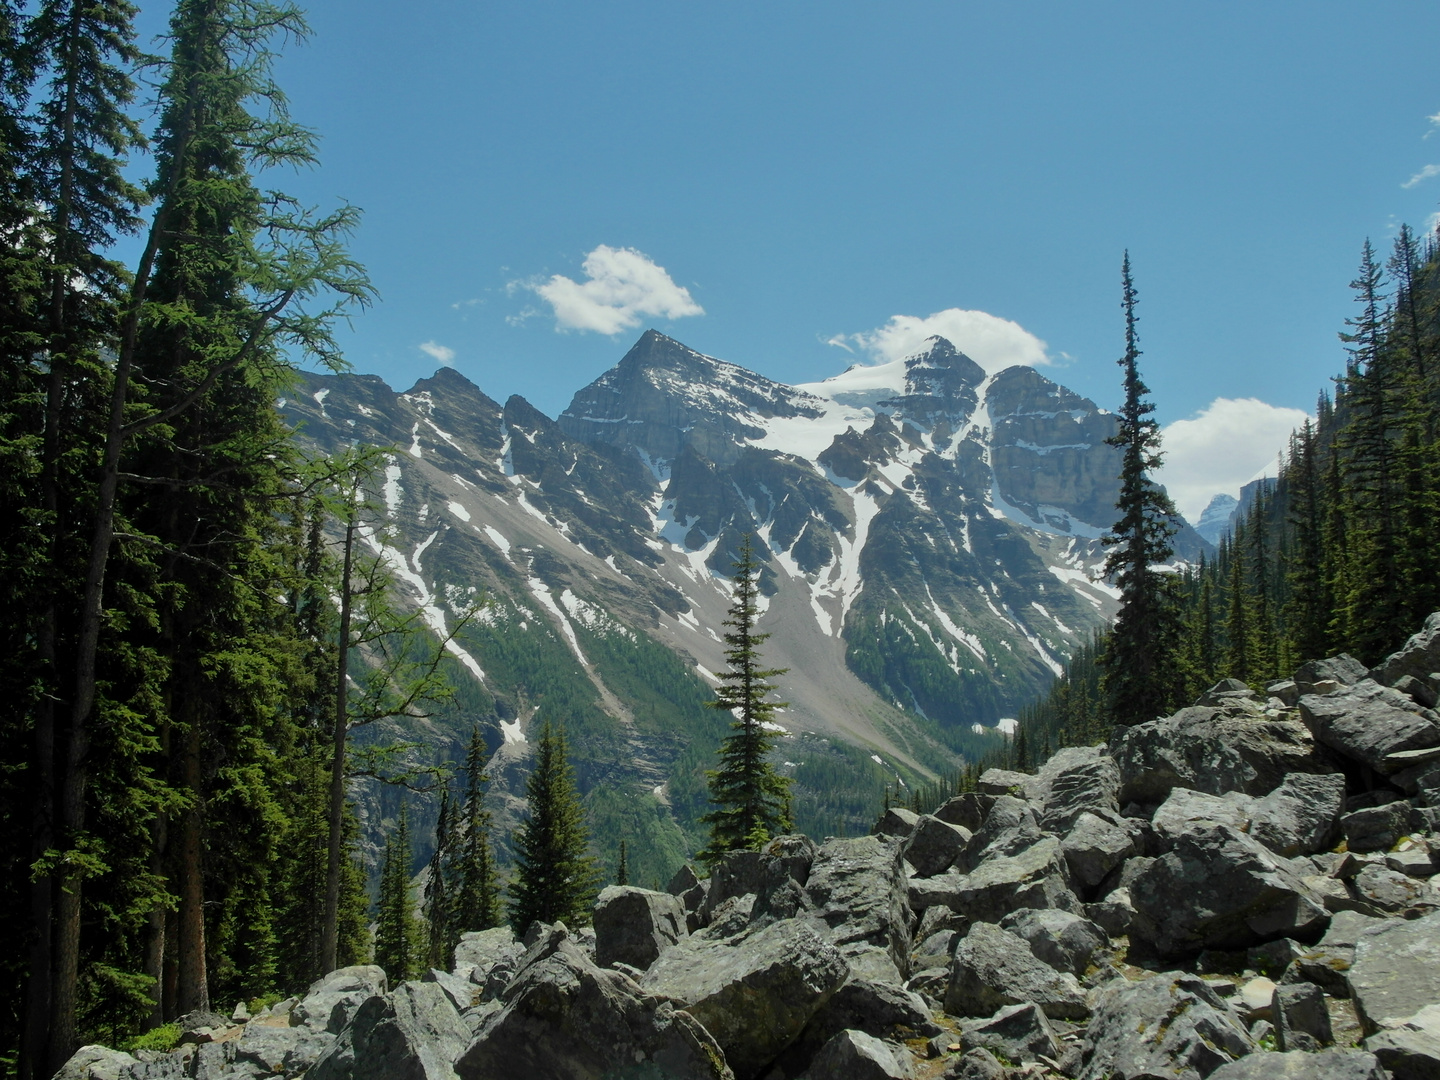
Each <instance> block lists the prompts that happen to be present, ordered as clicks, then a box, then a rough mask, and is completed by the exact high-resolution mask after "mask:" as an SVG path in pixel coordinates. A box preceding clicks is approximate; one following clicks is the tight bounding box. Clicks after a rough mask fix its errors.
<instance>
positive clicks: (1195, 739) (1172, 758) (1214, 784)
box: [1110, 706, 1329, 806]
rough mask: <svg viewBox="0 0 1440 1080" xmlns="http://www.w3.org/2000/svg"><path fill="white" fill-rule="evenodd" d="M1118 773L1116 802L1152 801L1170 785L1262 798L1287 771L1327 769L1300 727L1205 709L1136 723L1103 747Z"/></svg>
mask: <svg viewBox="0 0 1440 1080" xmlns="http://www.w3.org/2000/svg"><path fill="white" fill-rule="evenodd" d="M1110 752H1111V753H1112V754H1113V755H1114V758H1115V764H1116V766H1117V767H1118V768H1119V770H1120V804H1121V805H1122V806H1124V805H1128V804H1129V803H1132V802H1133V803H1143V804H1151V805H1153V804H1156V803H1160V802H1162V801H1164V799H1165V797H1166V796H1168V795H1169V794H1170V792H1171V791H1172V790H1173V789H1175V788H1177V787H1182V788H1191V789H1193V790H1195V791H1203V792H1206V793H1207V794H1210V795H1223V794H1225V792H1227V791H1239V792H1243V793H1244V794H1246V795H1266V794H1268V793H1269V792H1271V791H1273V790H1274V789H1275V788H1277V787H1279V786H1280V783H1281V781H1283V780H1284V778H1285V776H1286V774H1287V773H1292V772H1326V771H1329V770H1328V769H1327V768H1326V767H1325V766H1324V765H1323V764H1321V763H1320V762H1319V761H1318V760H1317V759H1316V758H1315V756H1314V740H1313V738H1312V737H1311V735H1310V732H1309V730H1308V729H1307V728H1306V727H1305V725H1304V724H1301V723H1299V722H1297V721H1294V720H1287V719H1274V718H1268V717H1266V716H1265V715H1264V713H1263V712H1260V711H1258V710H1240V711H1238V712H1237V711H1235V710H1227V709H1222V708H1217V707H1211V706H1193V707H1191V708H1188V709H1181V710H1180V711H1179V712H1177V713H1175V714H1174V715H1173V716H1169V717H1165V718H1164V719H1160V720H1151V721H1149V722H1148V723H1144V724H1137V725H1136V726H1134V727H1130V728H1126V729H1125V730H1124V731H1122V732H1120V733H1119V734H1118V735H1117V736H1116V737H1115V738H1114V739H1113V740H1112V741H1111V744H1110Z"/></svg>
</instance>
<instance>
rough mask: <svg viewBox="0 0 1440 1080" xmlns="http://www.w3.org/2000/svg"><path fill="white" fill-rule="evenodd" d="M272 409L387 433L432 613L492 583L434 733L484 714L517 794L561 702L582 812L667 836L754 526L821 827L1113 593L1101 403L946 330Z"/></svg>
mask: <svg viewBox="0 0 1440 1080" xmlns="http://www.w3.org/2000/svg"><path fill="white" fill-rule="evenodd" d="M282 404H283V408H284V410H285V412H286V414H287V416H288V417H289V418H290V419H291V420H292V421H294V422H296V423H298V424H299V425H300V438H301V439H302V440H305V441H307V442H309V443H310V444H312V445H313V446H315V447H317V448H319V449H321V450H325V451H333V450H336V449H339V448H340V447H342V446H345V445H348V444H350V443H352V442H355V441H360V442H364V443H372V444H378V445H390V446H394V447H395V448H396V452H395V453H394V454H393V455H392V457H391V459H390V461H389V464H388V467H387V470H386V475H385V477H384V478H383V482H382V491H383V495H384V498H385V500H386V503H387V508H388V512H389V514H390V516H391V519H392V521H393V523H394V526H395V529H394V539H393V541H390V542H388V544H387V546H386V549H385V554H386V556H387V558H388V560H389V561H390V563H391V565H392V566H393V567H394V568H395V570H396V572H397V573H398V574H399V575H400V576H401V577H402V578H403V579H404V581H405V582H406V584H407V587H408V589H409V591H410V596H411V601H412V602H414V603H415V604H417V605H420V606H421V607H423V609H424V610H425V611H426V613H427V618H428V619H429V620H430V621H431V623H432V625H434V626H436V627H437V628H438V627H441V626H442V625H447V620H448V619H450V618H453V611H454V610H455V606H456V604H457V603H458V602H459V600H460V598H461V597H463V596H470V595H474V594H475V591H476V590H479V591H481V592H483V593H484V594H485V595H486V596H487V597H488V598H489V600H490V603H489V606H488V607H487V609H486V611H485V613H484V615H483V618H482V620H481V622H480V624H478V625H477V626H474V627H471V628H467V630H466V631H465V632H464V633H463V634H462V635H461V637H460V639H459V640H458V641H457V642H456V645H455V648H454V650H453V651H454V653H455V656H454V664H455V671H456V673H457V677H458V678H460V679H461V680H462V681H464V682H465V683H466V684H467V688H466V691H465V693H464V694H463V695H462V698H463V702H462V706H461V707H460V708H459V709H458V710H457V713H456V715H455V716H452V717H450V718H448V719H446V720H440V719H437V720H436V721H434V722H433V723H432V728H433V730H431V731H429V732H428V733H427V736H426V737H427V738H429V739H432V740H434V741H437V742H439V743H441V744H443V745H445V746H448V747H449V748H450V749H451V751H452V752H458V741H459V740H460V739H461V738H462V737H463V734H462V733H461V729H462V728H463V730H464V732H466V733H468V729H469V722H470V721H471V720H474V721H477V722H480V723H481V724H482V725H483V726H484V727H485V728H486V730H487V731H488V733H489V738H490V741H491V743H492V744H493V745H494V746H495V747H496V748H497V751H498V754H497V767H496V770H495V771H496V774H497V776H498V777H499V786H500V787H501V788H503V789H504V790H505V792H506V794H505V796H504V799H505V800H509V805H510V807H511V810H512V811H513V809H514V808H515V805H514V800H516V799H517V798H518V794H519V791H520V790H521V784H522V783H523V774H524V772H525V771H526V766H525V759H526V755H527V753H528V743H527V742H526V739H527V735H528V732H529V731H530V730H531V728H532V726H533V725H534V723H535V722H536V717H537V716H539V717H541V718H543V717H544V716H547V715H548V716H550V717H551V718H552V719H554V720H556V721H563V722H564V723H565V724H566V726H567V730H568V731H569V732H570V735H571V740H572V751H573V754H574V757H575V760H576V764H577V767H578V770H579V776H580V781H581V786H582V789H585V790H587V791H590V792H592V798H593V799H596V800H599V801H601V802H604V801H605V800H606V799H609V798H610V797H609V796H608V795H602V794H595V793H596V792H598V791H600V790H601V789H606V790H612V791H620V792H623V793H625V795H626V799H628V800H629V801H628V802H625V801H624V800H622V803H623V804H617V805H615V806H612V807H609V808H608V809H607V808H606V807H603V806H602V807H600V810H601V811H603V813H608V814H610V815H611V816H612V817H614V818H615V822H613V823H612V824H613V825H614V827H615V828H616V829H619V830H620V831H621V832H622V833H623V832H624V828H629V827H631V826H634V827H637V828H638V827H639V826H637V825H635V822H634V821H632V820H631V819H633V818H635V817H636V816H637V814H638V815H639V817H642V818H646V822H644V823H643V824H644V828H645V829H646V830H648V832H647V835H648V836H649V837H650V842H652V843H654V844H658V845H660V846H661V847H663V848H665V850H667V851H670V852H672V853H683V852H682V851H681V849H683V847H684V846H685V844H686V842H687V840H688V839H692V838H693V835H694V826H693V822H694V818H695V816H697V815H698V814H699V813H700V812H702V811H703V810H704V809H705V803H704V791H703V769H704V768H706V767H709V766H710V765H711V764H712V761H711V759H710V755H711V754H712V753H713V749H714V745H715V743H716V741H717V740H718V737H719V735H720V733H721V732H722V731H723V728H724V722H723V720H722V718H720V717H719V716H717V714H715V713H713V712H711V711H709V710H706V709H705V708H704V707H703V702H704V700H705V699H706V698H707V697H708V695H709V689H708V685H709V681H710V680H712V679H713V675H712V673H713V672H715V671H717V670H719V669H720V667H721V666H722V665H723V649H722V645H721V642H720V638H719V633H720V631H721V630H722V629H723V627H722V622H723V619H724V616H725V610H726V607H727V605H728V602H729V593H728V574H729V571H730V565H731V562H732V560H733V559H734V557H735V555H736V553H737V552H738V548H739V542H740V538H741V535H742V534H743V533H746V532H751V533H753V534H755V536H756V537H757V538H758V540H759V543H758V544H757V547H758V549H759V554H760V555H761V556H762V558H764V560H765V564H766V565H765V570H764V574H763V576H762V588H763V591H764V593H765V608H764V613H763V615H762V619H761V626H760V629H762V630H764V631H768V632H770V633H772V634H773V637H772V638H771V639H770V641H769V642H768V643H767V645H766V649H765V659H766V661H767V663H771V664H773V665H774V666H777V667H788V668H790V672H789V674H787V675H786V676H784V677H783V678H782V679H781V680H780V684H781V693H782V696H783V697H784V698H785V699H786V700H788V701H790V702H791V705H790V707H789V709H787V710H786V712H785V713H784V714H783V723H784V725H785V727H786V728H787V729H788V730H790V731H791V732H792V733H793V734H794V736H795V742H794V743H793V744H792V743H791V742H790V741H789V740H785V741H784V744H783V745H784V746H785V750H784V753H783V756H784V757H785V759H786V760H787V761H789V762H791V765H790V766H789V767H790V768H792V769H793V770H794V771H796V772H797V775H798V776H799V779H800V780H801V781H802V787H803V796H802V799H801V803H802V809H805V812H807V813H811V812H813V813H814V814H816V815H818V816H819V817H820V818H824V820H825V822H826V826H822V827H820V828H819V829H818V830H817V831H819V832H821V833H822V834H823V833H824V832H825V831H827V828H828V831H836V830H838V829H840V828H843V827H846V825H847V821H849V819H848V818H847V814H848V813H849V811H847V810H846V809H845V800H846V798H847V795H846V793H845V792H844V791H836V790H829V791H827V790H826V788H827V786H829V787H832V788H833V787H834V786H835V785H837V784H839V785H841V786H842V787H845V788H848V789H850V796H848V797H851V798H852V801H853V794H854V791H855V790H858V789H864V790H865V791H873V790H875V789H877V788H878V785H879V784H881V783H883V782H884V780H885V778H887V777H893V775H894V774H895V772H896V771H897V770H898V771H899V772H900V773H903V774H904V775H905V776H907V777H915V776H919V775H924V774H927V773H933V772H934V771H935V770H937V769H940V768H943V767H947V766H948V765H949V764H950V763H951V762H952V761H953V758H952V756H951V755H952V754H953V753H954V752H956V751H962V752H963V751H965V750H967V749H969V750H974V749H978V747H979V746H980V745H981V744H982V740H988V738H989V735H988V734H985V733H988V731H989V730H990V728H991V727H992V726H993V725H994V724H995V722H996V721H997V720H999V719H1000V718H1002V717H1005V716H1010V715H1013V714H1014V713H1015V712H1016V711H1017V710H1018V709H1019V707H1020V706H1021V705H1022V704H1024V703H1025V702H1027V701H1029V700H1031V699H1033V698H1034V697H1035V696H1036V695H1037V694H1038V693H1039V692H1041V691H1042V690H1043V689H1044V688H1045V686H1047V685H1048V683H1049V681H1050V679H1051V678H1052V677H1053V676H1054V674H1055V673H1056V672H1058V671H1059V670H1060V665H1061V664H1062V663H1063V662H1064V660H1065V659H1066V658H1067V657H1068V656H1069V654H1070V652H1071V651H1072V650H1073V649H1074V648H1075V647H1076V646H1077V645H1078V644H1079V643H1080V642H1081V641H1082V640H1084V639H1085V638H1086V637H1087V636H1088V635H1089V633H1090V631H1091V629H1092V628H1093V627H1094V626H1096V625H1098V624H1100V623H1102V622H1103V621H1105V620H1107V619H1108V618H1110V617H1111V616H1112V615H1113V613H1114V610H1115V593H1114V590H1113V589H1111V588H1110V587H1109V586H1108V585H1106V584H1105V583H1104V582H1102V581H1099V580H1097V579H1096V578H1097V575H1098V569H1099V566H1100V563H1101V561H1102V559H1103V554H1102V550H1101V546H1100V542H1099V537H1100V536H1101V534H1102V533H1103V531H1104V529H1105V527H1106V526H1107V525H1108V524H1109V519H1110V517H1111V516H1112V515H1113V507H1114V501H1115V495H1116V493H1117V481H1116V479H1115V474H1116V472H1117V456H1116V451H1115V450H1114V449H1113V448H1111V447H1109V446H1107V445H1105V442H1104V440H1105V438H1106V436H1107V435H1109V434H1110V433H1111V432H1112V431H1113V430H1114V428H1115V419H1114V417H1113V416H1111V415H1110V414H1109V413H1106V412H1104V411H1103V410H1101V409H1099V408H1097V407H1096V406H1095V405H1094V403H1092V402H1090V401H1088V400H1086V399H1084V398H1081V397H1079V396H1078V395H1076V394H1074V393H1072V392H1071V391H1069V390H1066V389H1065V388H1064V387H1061V386H1059V385H1057V384H1056V383H1054V382H1052V381H1050V380H1049V379H1046V378H1045V377H1044V376H1042V375H1040V374H1039V373H1038V372H1037V371H1035V370H1034V369H1032V368H1023V367H1016V368H1010V369H1008V370H1005V371H1002V372H1000V373H998V374H995V375H989V376H987V375H986V374H985V373H984V372H983V371H982V370H981V369H980V367H979V366H978V365H977V364H975V363H974V362H973V361H972V360H970V359H969V358H968V357H966V356H965V355H964V354H962V353H960V352H958V351H957V350H956V349H955V348H954V347H953V346H952V345H951V344H950V343H949V342H947V341H945V340H943V339H940V338H932V339H931V340H930V342H929V343H928V345H927V348H926V350H925V351H924V352H923V353H921V354H919V355H917V356H913V357H910V358H907V359H905V360H900V361H895V362H893V363H890V364H886V365H881V366H878V367H855V368H852V369H851V370H849V371H847V372H845V373H843V374H841V375H838V376H836V377H835V378H832V379H828V380H825V381H824V382H820V383H815V384H811V385H808V386H795V387H792V386H785V385H783V384H780V383H776V382H773V381H771V380H768V379H765V378H764V377H763V376H760V375H757V374H755V373H754V372H752V371H748V370H746V369H745V368H742V367H739V366H737V365H735V364H731V363H727V362H724V361H721V360H716V359H714V358H712V357H707V356H704V355H702V354H700V353H697V352H695V351H693V350H691V349H688V348H686V347H685V346H683V345H681V344H680V343H679V342H676V341H673V340H671V339H670V338H667V337H664V336H663V335H661V334H658V333H656V332H654V331H650V332H647V333H646V334H645V335H643V336H642V337H641V339H640V340H639V341H638V342H637V343H636V344H635V346H634V347H633V348H632V349H631V350H630V351H629V352H628V353H627V354H626V355H625V357H624V358H623V359H622V360H621V361H620V363H619V364H617V365H616V367H614V368H613V369H611V370H610V371H608V372H606V373H605V374H604V375H602V376H601V377H600V378H599V379H597V380H595V382H593V383H591V384H590V385H589V386H587V387H584V388H583V389H581V390H580V391H579V392H577V393H576V394H575V396H574V399H573V400H572V402H571V404H570V406H569V408H567V409H566V410H565V411H564V412H563V413H562V414H561V415H560V417H559V418H558V419H557V420H551V419H549V418H548V417H546V416H544V415H543V414H541V413H540V412H538V411H537V410H536V409H534V408H533V407H532V406H531V405H530V404H529V403H528V402H526V401H525V400H524V399H523V398H519V397H512V398H511V399H510V400H509V401H507V402H506V403H505V404H504V405H503V406H501V405H500V404H499V403H497V402H495V401H493V400H492V399H490V398H489V397H487V396H486V395H485V394H484V393H482V392H481V391H480V390H479V389H478V388H476V387H475V386H474V385H473V384H471V383H470V382H469V381H468V380H466V379H465V378H464V377H463V376H461V375H459V374H458V373H456V372H455V371H453V370H451V369H448V368H442V369H441V370H440V371H439V372H437V373H436V375H435V376H434V377H433V378H430V379H425V380H421V381H420V382H419V383H417V384H416V385H415V386H414V387H412V388H411V389H410V390H409V391H407V392H405V393H399V394H397V393H395V392H394V391H392V390H390V389H389V388H388V387H386V386H385V384H384V383H383V382H381V381H380V380H379V379H377V378H375V377H372V376H355V375H342V376H307V377H306V383H305V386H304V389H303V392H302V393H300V394H298V395H297V396H296V397H295V398H294V399H292V400H289V401H286V402H284V403H282ZM1178 539H1179V541H1180V542H1179V543H1178V544H1177V547H1178V549H1179V550H1180V552H1181V553H1182V557H1195V556H1197V555H1198V554H1199V552H1200V551H1201V550H1202V549H1204V548H1205V547H1207V546H1208V545H1206V543H1205V541H1203V540H1202V539H1200V537H1199V536H1198V535H1196V534H1195V533H1194V532H1193V531H1191V530H1189V528H1188V526H1187V527H1186V529H1185V530H1184V531H1183V532H1182V534H1181V535H1180V537H1179V538H1178ZM807 770H809V774H807ZM807 775H809V781H807V780H806V777H807ZM602 778H603V779H605V780H607V781H609V783H606V784H599V783H598V781H599V780H601V779H602ZM611 801H613V800H611ZM642 804H643V805H642ZM637 807H639V809H638V810H637ZM593 809H594V808H593V807H592V811H593ZM869 809H870V808H868V807H864V808H861V809H860V810H859V812H858V816H857V817H855V818H854V822H853V823H854V824H857V825H858V824H859V823H860V822H861V821H863V818H864V816H865V814H866V813H867V812H868V810H869ZM826 815H828V817H827V816H826ZM602 816H603V814H602ZM622 819H623V820H626V821H631V826H625V827H624V828H622V826H621V825H620V824H618V822H620V821H621V820H622ZM812 824H813V823H812ZM607 827H608V826H607ZM686 830H689V831H690V833H691V836H690V837H687V835H686ZM633 850H634V848H633V847H632V851H633ZM676 857H678V855H677V856H676ZM669 861H672V860H670V859H668V858H666V859H659V860H657V865H656V866H655V870H656V871H657V872H658V871H659V870H660V869H662V867H661V865H660V864H661V863H667V864H668V862H669Z"/></svg>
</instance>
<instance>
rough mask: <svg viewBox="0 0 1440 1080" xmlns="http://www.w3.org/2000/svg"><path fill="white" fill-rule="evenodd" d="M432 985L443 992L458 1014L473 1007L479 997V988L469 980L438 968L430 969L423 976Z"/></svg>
mask: <svg viewBox="0 0 1440 1080" xmlns="http://www.w3.org/2000/svg"><path fill="white" fill-rule="evenodd" d="M423 981H425V982H428V983H434V984H435V985H436V986H438V987H440V989H441V990H443V991H445V996H446V997H448V998H449V999H450V1003H451V1004H452V1005H454V1006H455V1008H456V1009H458V1010H459V1011H460V1012H464V1011H465V1010H466V1009H468V1008H470V1006H472V1005H474V1004H475V1002H476V999H477V998H479V996H480V988H479V987H478V986H476V985H475V984H474V983H473V982H471V981H470V980H469V979H462V978H461V977H460V976H459V975H452V974H451V973H450V972H448V971H441V970H440V969H439V968H431V969H430V970H429V971H427V972H426V973H425V975H424V980H423Z"/></svg>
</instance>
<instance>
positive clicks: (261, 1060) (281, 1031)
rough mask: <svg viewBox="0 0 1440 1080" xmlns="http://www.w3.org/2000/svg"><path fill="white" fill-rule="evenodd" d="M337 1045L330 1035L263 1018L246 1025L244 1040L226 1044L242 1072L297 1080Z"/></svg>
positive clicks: (275, 1019) (277, 1019) (233, 1060)
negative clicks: (248, 1071)
mask: <svg viewBox="0 0 1440 1080" xmlns="http://www.w3.org/2000/svg"><path fill="white" fill-rule="evenodd" d="M334 1043H335V1036H334V1035H331V1034H330V1033H329V1032H327V1031H312V1030H309V1029H307V1028H303V1027H295V1028H292V1027H289V1026H288V1025H284V1024H283V1018H279V1017H261V1018H258V1019H256V1020H252V1021H251V1022H250V1023H248V1024H246V1025H245V1030H244V1032H243V1033H242V1034H241V1036H240V1038H238V1039H236V1040H235V1041H234V1042H230V1043H225V1044H223V1045H225V1047H226V1048H227V1050H228V1052H229V1053H228V1056H229V1058H230V1060H231V1061H232V1062H234V1064H235V1066H236V1067H237V1069H238V1070H242V1071H243V1070H245V1069H253V1070H254V1072H255V1073H256V1074H257V1075H259V1076H267V1077H278V1076H284V1077H295V1076H299V1075H300V1074H301V1073H304V1072H306V1071H307V1070H308V1069H309V1068H310V1067H311V1066H312V1065H314V1064H315V1062H317V1061H319V1060H320V1055H321V1054H323V1053H325V1051H327V1050H329V1049H330V1047H331V1046H332V1045H334Z"/></svg>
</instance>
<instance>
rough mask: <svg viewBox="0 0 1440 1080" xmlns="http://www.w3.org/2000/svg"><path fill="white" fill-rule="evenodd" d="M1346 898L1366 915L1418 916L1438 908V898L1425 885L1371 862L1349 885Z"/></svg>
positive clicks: (1439, 902) (1433, 891)
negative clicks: (1348, 894) (1348, 892)
mask: <svg viewBox="0 0 1440 1080" xmlns="http://www.w3.org/2000/svg"><path fill="white" fill-rule="evenodd" d="M1350 899H1351V902H1352V903H1353V905H1354V907H1355V908H1356V910H1358V911H1362V912H1364V913H1365V914H1367V915H1401V914H1406V915H1408V914H1421V913H1423V912H1426V911H1433V910H1435V909H1436V908H1437V907H1440V895H1437V894H1436V891H1435V889H1434V887H1433V886H1431V885H1430V883H1429V882H1426V881H1418V880H1416V879H1415V878H1412V877H1410V876H1409V875H1407V874H1400V873H1396V872H1395V871H1394V870H1391V869H1390V868H1389V867H1387V866H1383V865H1381V864H1379V863H1372V864H1370V865H1369V866H1367V867H1365V868H1364V869H1363V870H1361V871H1360V873H1358V874H1356V875H1355V878H1354V880H1352V881H1351V882H1350Z"/></svg>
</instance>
